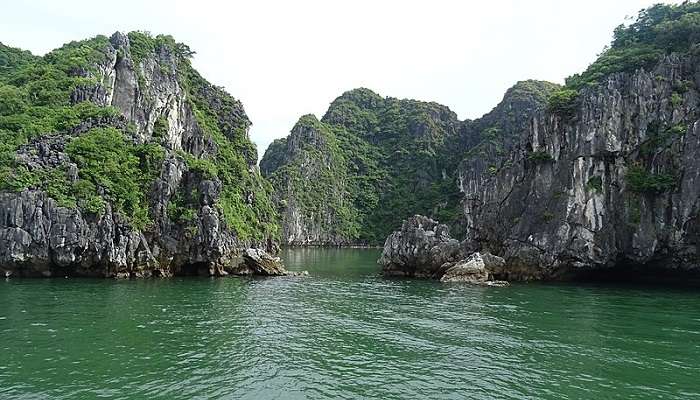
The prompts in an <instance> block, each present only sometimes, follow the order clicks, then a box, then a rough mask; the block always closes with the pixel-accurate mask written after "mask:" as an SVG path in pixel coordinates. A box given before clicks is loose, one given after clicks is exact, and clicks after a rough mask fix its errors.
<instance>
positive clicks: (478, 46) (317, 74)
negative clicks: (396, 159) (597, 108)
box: [0, 0, 658, 155]
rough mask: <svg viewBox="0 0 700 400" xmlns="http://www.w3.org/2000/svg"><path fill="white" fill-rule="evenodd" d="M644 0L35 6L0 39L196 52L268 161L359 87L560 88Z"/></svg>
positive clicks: (452, 98)
mask: <svg viewBox="0 0 700 400" xmlns="http://www.w3.org/2000/svg"><path fill="white" fill-rule="evenodd" d="M657 2H658V1H646V0H587V1H580V0H574V1H564V0H552V1H548V0H542V1H537V0H531V1H524V0H521V1H516V0H510V1H494V0H488V1H487V0H483V1H456V0H455V1H446V0H445V1H442V0H421V1H413V0H401V1H388V0H387V1H380V0H368V1H365V0H351V1H342V2H341V1H332V0H325V1H321V0H319V1H312V0H294V1H272V0H255V1H252V0H251V1H245V2H244V1H207V0H198V1H179V0H158V1H153V0H151V1H145V0H119V1H113V0H112V1H97V0H74V1H70V0H63V1H55V0H33V1H12V2H10V1H6V2H5V4H3V5H2V14H3V16H2V20H3V23H2V25H0V41H1V42H3V43H5V44H7V45H11V46H15V47H21V48H24V49H28V50H31V51H32V52H33V53H35V54H44V53H45V52H47V51H49V50H51V49H53V48H56V47H59V46H60V45H62V44H63V43H66V42H69V41H71V40H78V39H83V38H87V37H92V36H95V35H97V34H105V35H110V34H111V33H113V32H114V31H117V30H120V31H124V32H127V31H131V30H145V31H150V32H152V33H153V34H159V33H166V34H171V35H173V36H174V37H175V39H176V40H178V41H180V42H184V43H187V44H188V45H189V46H190V47H191V48H192V49H193V50H194V51H196V52H197V54H196V55H195V58H194V60H193V64H194V65H195V67H196V68H197V69H198V70H199V71H200V72H201V73H202V75H203V76H204V77H205V78H207V79H208V80H209V81H210V82H212V83H214V84H216V85H219V86H224V87H226V89H227V90H228V91H229V92H230V93H231V94H232V95H233V96H234V97H236V98H238V99H240V100H242V101H243V104H244V106H245V109H246V111H247V113H248V116H249V117H250V119H251V120H252V121H253V127H252V129H251V136H252V138H253V140H254V141H255V142H256V143H257V144H258V150H259V152H260V153H261V155H262V152H263V151H264V149H265V148H266V147H267V145H268V144H269V143H270V142H271V141H272V140H273V139H275V138H278V137H283V136H286V135H287V134H288V132H289V130H290V129H291V128H292V126H293V125H294V123H295V122H296V120H297V119H298V118H299V117H300V116H301V115H303V114H307V113H313V114H316V115H317V116H318V117H321V116H322V115H323V113H324V112H325V110H326V108H327V107H328V105H329V103H330V102H331V101H333V99H334V98H336V97H337V96H339V95H340V94H342V93H343V92H344V91H346V90H350V89H352V88H356V87H367V88H370V89H372V90H374V91H376V92H378V93H379V94H381V95H383V96H392V97H400V98H404V97H408V98H415V99H419V100H426V101H436V102H438V103H442V104H445V105H447V106H449V107H450V108H451V109H452V110H454V111H455V112H456V113H457V114H458V115H459V117H460V118H462V119H464V118H477V117H479V116H481V115H482V114H484V113H486V112H488V111H489V110H490V109H491V108H492V107H493V106H495V105H496V104H497V103H498V101H499V100H500V99H501V97H502V96H503V93H504V92H505V90H506V89H508V88H509V87H510V86H512V85H513V84H514V83H515V82H517V81H519V80H523V79H542V80H549V81H553V82H559V83H562V82H563V80H564V78H565V77H566V76H568V75H571V74H572V73H575V72H580V71H581V70H583V69H584V68H585V67H586V66H587V65H588V64H589V63H590V62H592V61H593V60H594V58H595V57H596V54H598V53H599V52H600V51H601V49H602V48H603V46H605V45H606V44H607V43H609V41H610V38H611V35H612V30H613V29H614V28H615V27H616V26H617V25H619V24H620V23H622V22H624V21H625V17H627V16H633V15H636V14H637V12H638V11H639V10H640V9H642V8H644V7H647V6H649V5H651V4H653V3H657Z"/></svg>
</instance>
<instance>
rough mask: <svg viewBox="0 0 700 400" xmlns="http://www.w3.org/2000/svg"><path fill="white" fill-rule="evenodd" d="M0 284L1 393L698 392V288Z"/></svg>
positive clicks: (329, 265)
mask: <svg viewBox="0 0 700 400" xmlns="http://www.w3.org/2000/svg"><path fill="white" fill-rule="evenodd" d="M377 256H378V251H376V250H350V249H348V250H326V249H308V250H288V251H285V252H284V253H283V258H284V259H285V261H286V263H287V265H288V266H289V267H290V269H292V270H308V271H309V273H310V276H309V277H305V278H273V279H244V278H226V279H208V278H176V279H168V280H157V279H153V280H136V281H113V280H88V279H46V280H42V279H34V280H30V279H11V280H7V281H1V280H0V399H3V400H4V399H95V398H105V399H326V398H338V399H344V398H348V399H349V398H353V399H364V398H374V399H650V398H658V399H700V290H698V289H670V288H665V289H664V288H649V287H641V286H612V285H610V286H595V285H544V284H516V285H512V286H510V287H507V288H482V287H472V286H465V285H458V284H453V285H446V284H440V283H437V282H429V281H418V280H389V279H383V278H381V277H380V276H379V275H378V273H379V267H378V266H377V265H376V264H375V260H376V259H377Z"/></svg>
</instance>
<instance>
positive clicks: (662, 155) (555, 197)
mask: <svg viewBox="0 0 700 400" xmlns="http://www.w3.org/2000/svg"><path fill="white" fill-rule="evenodd" d="M698 38H700V4H698V3H683V4H681V5H668V6H667V5H656V6H653V7H651V8H649V9H646V10H643V11H642V12H641V13H640V15H639V16H638V18H637V20H636V21H635V22H634V23H632V24H630V25H628V26H620V27H618V28H617V29H616V30H615V35H614V40H613V42H612V43H611V45H610V47H608V48H607V49H606V50H605V51H604V52H603V53H602V54H601V56H600V57H599V58H598V59H597V60H596V61H595V62H594V63H593V64H591V66H590V67H589V68H588V69H587V70H586V71H584V72H583V73H582V74H577V75H574V76H572V77H570V78H568V79H567V82H566V86H565V87H563V88H561V89H559V90H556V91H554V92H553V93H552V94H551V95H550V96H549V98H548V100H547V107H546V109H543V110H538V111H536V112H535V113H534V114H533V115H532V116H531V117H529V118H527V123H526V124H525V125H524V128H523V129H521V130H519V131H518V132H517V134H516V135H512V136H510V139H509V140H503V139H502V138H498V137H495V138H494V140H490V139H489V138H486V137H485V138H483V139H482V141H481V142H480V143H478V144H476V145H475V146H474V147H473V148H472V149H471V150H470V151H468V152H467V153H466V155H465V157H464V160H463V161H462V162H461V164H460V168H459V187H460V192H461V193H462V195H463V200H462V204H463V210H464V220H463V221H462V222H461V229H463V230H464V236H465V240H464V241H463V242H462V243H461V246H462V247H463V248H464V249H463V251H464V252H465V253H470V252H473V251H489V252H492V253H493V254H497V255H500V256H502V257H503V258H504V259H505V260H506V264H505V268H504V269H502V270H500V272H497V274H496V275H497V276H496V278H497V279H514V280H529V279H561V278H575V277H595V278H611V277H614V278H622V279H624V280H631V279H637V278H643V277H644V276H648V277H653V279H655V280H658V279H662V278H664V277H670V276H673V275H676V276H681V277H683V278H684V279H687V278H688V277H689V276H691V275H696V276H697V274H698V272H700V260H699V259H698V238H699V232H700V230H699V229H698V212H699V209H700V162H699V161H698V157H699V156H700V111H699V110H698V106H699V105H700V103H699V102H700V92H699V91H698V88H699V87H700V86H699V85H700V62H699V61H700V58H699V57H700V52H699V51H698ZM390 239H391V238H390ZM389 244H390V243H389V240H387V245H389ZM399 247H401V246H399ZM404 247H405V246H404ZM385 252H386V247H385ZM407 270H409V269H407Z"/></svg>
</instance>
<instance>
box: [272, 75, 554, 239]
mask: <svg viewBox="0 0 700 400" xmlns="http://www.w3.org/2000/svg"><path fill="white" fill-rule="evenodd" d="M556 88H557V85H554V84H550V83H546V82H539V81H524V82H520V83H518V85H516V86H515V87H514V88H512V89H511V90H509V91H508V93H507V94H506V97H505V98H504V101H503V102H502V104H501V105H499V107H497V108H496V109H495V110H494V111H493V112H492V113H490V114H488V115H487V116H485V117H484V118H482V119H481V120H479V121H464V122H463V121H459V119H458V118H457V116H456V115H455V114H454V113H453V112H452V111H450V110H449V109H448V108H447V107H445V106H442V105H439V104H436V103H427V102H420V101H415V100H400V99H394V98H383V97H381V96H379V95H377V94H376V93H374V92H372V91H370V90H368V89H363V88H361V89H355V90H352V91H349V92H346V93H344V94H343V95H342V96H340V97H339V98H337V99H336V100H335V101H333V103H332V104H331V106H330V108H329V109H328V111H327V112H326V114H325V115H324V117H323V119H322V120H321V122H319V121H317V120H316V119H315V118H314V117H312V116H305V117H303V118H302V119H300V121H299V123H298V124H297V126H295V128H294V129H293V130H292V134H291V135H290V136H289V137H288V138H286V139H282V140H279V141H276V142H275V143H273V144H272V145H271V146H270V148H269V149H268V150H267V152H266V153H265V156H264V157H263V160H262V161H261V169H262V171H263V172H264V173H265V174H266V175H267V176H269V177H270V179H271V181H272V182H273V186H274V187H275V188H276V189H277V196H278V197H279V201H278V203H279V204H280V205H281V209H282V210H281V211H282V212H284V210H285V209H286V208H287V207H294V209H296V210H300V212H301V213H302V214H303V215H304V217H305V218H306V219H307V220H311V221H314V222H313V223H314V226H315V228H317V229H320V230H322V231H324V232H327V233H329V234H331V235H334V236H336V237H337V236H340V237H342V238H344V239H345V240H347V241H351V242H355V243H370V244H380V243H381V242H383V241H384V239H385V238H386V236H387V234H388V233H389V232H391V231H392V230H393V229H395V228H396V227H397V226H399V225H400V224H401V221H402V220H403V219H405V218H407V217H409V216H411V215H413V214H424V215H428V216H431V217H433V218H436V219H438V220H440V221H441V222H445V223H453V222H455V221H456V220H457V219H459V218H460V216H461V206H460V199H461V196H460V193H459V185H458V181H457V179H458V173H457V172H458V167H459V165H460V163H461V161H462V160H463V159H464V158H465V157H469V156H470V155H475V154H477V153H479V152H481V151H484V152H492V151H494V149H496V150H495V151H498V150H497V149H498V148H502V146H503V142H504V141H505V140H508V139H507V137H508V136H512V135H515V134H517V133H518V132H519V131H518V130H517V129H518V128H517V127H519V126H521V125H522V123H523V121H524V120H525V118H524V117H523V116H522V115H520V113H518V112H516V111H515V110H522V109H527V108H528V107H535V108H536V107H537V105H538V104H544V102H545V101H546V99H547V98H548V97H549V92H550V91H551V90H555V89H556ZM309 131H313V132H315V133H314V134H313V135H312V134H309V133H308V132H309ZM476 144H478V145H476ZM475 145H476V146H475ZM469 149H476V150H471V151H470V150H469ZM323 216H328V218H322V217H323Z"/></svg>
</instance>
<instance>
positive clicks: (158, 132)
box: [0, 32, 277, 240]
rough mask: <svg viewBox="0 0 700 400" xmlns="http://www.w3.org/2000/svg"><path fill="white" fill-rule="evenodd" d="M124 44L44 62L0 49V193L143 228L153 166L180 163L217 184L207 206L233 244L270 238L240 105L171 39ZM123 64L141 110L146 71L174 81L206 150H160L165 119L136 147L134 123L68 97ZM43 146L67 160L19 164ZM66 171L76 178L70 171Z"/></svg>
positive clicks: (193, 206) (51, 56) (65, 51)
mask: <svg viewBox="0 0 700 400" xmlns="http://www.w3.org/2000/svg"><path fill="white" fill-rule="evenodd" d="M127 38H128V45H126V44H121V43H117V42H114V43H112V39H110V38H107V37H105V36H97V37H95V38H93V39H89V40H83V41H79V42H71V43H69V44H66V45H65V46H63V47H61V48H60V49H57V50H54V51H52V52H50V53H48V54H46V55H45V56H43V57H36V56H33V55H32V54H30V53H29V52H26V51H22V50H19V49H15V48H12V47H8V46H4V45H2V44H0V190H2V191H13V192H19V191H22V190H24V189H40V190H43V191H45V192H46V193H48V195H49V196H51V197H52V198H54V199H55V200H56V201H57V202H58V203H59V204H60V205H61V206H65V207H71V208H75V207H78V208H80V209H81V210H82V211H84V212H86V213H91V214H101V213H103V212H104V211H105V209H106V208H105V206H106V204H107V203H109V204H110V205H111V209H112V210H113V211H116V212H117V213H119V214H121V215H122V216H124V217H125V218H126V219H127V220H128V221H129V222H130V223H131V224H132V225H133V226H134V227H136V228H139V229H142V228H145V227H146V226H148V225H149V224H150V223H151V222H152V216H151V215H150V214H149V212H150V211H149V203H150V198H149V195H150V193H151V190H152V188H151V186H152V183H153V182H154V180H156V179H157V178H158V177H159V175H160V172H161V164H162V163H163V161H164V160H165V159H166V158H168V157H175V156H179V157H182V159H184V160H185V162H186V164H187V165H188V167H189V170H190V171H192V173H195V174H201V177H202V179H209V180H214V181H219V182H220V183H221V193H220V196H218V199H217V201H216V206H217V207H218V208H219V210H220V211H221V214H222V216H223V219H224V222H225V224H226V225H227V226H228V227H229V228H231V229H232V230H233V231H235V232H236V233H237V236H238V237H239V238H241V239H255V240H262V239H264V238H267V237H269V236H270V235H275V234H276V232H277V225H276V214H275V210H274V207H273V206H272V203H271V201H270V195H271V191H272V189H271V186H270V184H269V183H268V182H266V181H265V180H264V179H262V177H261V176H260V175H259V174H258V173H257V172H256V171H255V167H254V165H255V163H256V161H257V151H256V149H255V146H254V145H253V143H252V142H251V141H250V139H249V138H248V135H247V130H248V126H249V125H250V122H249V121H248V118H247V116H246V115H245V112H244V111H243V107H242V105H241V104H240V102H238V101H237V100H235V99H233V98H232V97H231V96H230V95H229V94H228V93H226V92H225V91H224V90H223V89H222V88H218V87H216V86H213V85H211V84H210V83H209V82H207V81H206V80H205V79H204V78H202V77H201V76H200V75H199V74H198V73H197V71H195V70H194V68H193V67H192V65H191V63H190V60H189V58H190V57H191V56H192V55H193V54H194V53H193V52H192V51H191V50H190V49H189V47H187V46H186V45H184V44H182V43H177V42H176V41H175V40H174V39H173V38H172V37H171V36H167V35H158V36H155V37H154V36H151V35H150V34H149V33H147V32H130V33H129V34H128V35H127V36H126V37H124V36H121V37H120V38H118V39H117V40H124V41H125V40H127ZM115 43H116V44H115ZM124 43H125V42H124ZM124 59H130V61H129V62H127V64H125V65H126V67H125V68H133V71H134V73H135V75H136V77H137V80H138V82H137V83H138V85H139V87H140V89H139V92H140V93H141V95H143V96H144V101H145V102H146V103H148V102H152V99H150V97H149V96H152V94H149V93H150V92H151V91H152V90H159V89H149V88H147V87H146V85H150V83H148V82H147V81H146V80H145V74H147V73H152V72H150V71H149V70H148V68H147V65H154V63H155V65H156V66H160V69H158V68H156V69H157V71H155V72H153V73H159V74H160V76H162V78H160V79H175V80H176V81H177V83H178V85H179V86H180V87H181V88H183V90H184V91H185V92H186V94H187V96H186V98H187V101H188V103H187V104H188V105H189V107H190V108H191V114H192V115H193V117H194V120H195V121H196V126H195V127H194V128H192V129H195V130H201V131H202V133H203V134H204V135H205V136H206V137H207V138H208V139H207V140H210V141H211V142H212V143H213V145H212V146H213V147H212V148H211V149H209V151H204V152H202V151H197V153H196V154H194V153H190V152H188V151H187V150H177V151H174V149H173V148H165V147H164V146H165V137H166V136H167V133H168V130H169V125H168V124H169V123H168V120H167V119H166V118H165V116H164V115H160V116H158V118H157V120H156V121H155V124H154V125H153V129H152V131H153V135H152V136H153V137H152V138H148V137H146V138H145V142H144V138H143V137H139V135H136V132H135V130H134V122H139V121H127V120H126V119H125V118H124V117H123V116H122V113H121V112H120V110H119V109H117V108H115V107H111V106H105V105H104V104H98V103H94V102H92V101H87V100H86V99H85V96H81V95H77V93H99V91H100V90H103V91H110V90H112V89H113V88H112V87H111V86H110V85H112V83H109V82H107V80H106V79H107V78H106V77H105V76H103V75H102V74H103V73H104V71H102V70H101V69H100V67H99V66H102V68H104V66H105V65H106V66H107V67H111V66H112V65H113V64H111V65H110V64H109V63H114V62H117V63H119V62H121V60H124ZM150 79H154V78H153V77H152V76H151V78H150ZM157 79H158V78H157ZM88 97H89V96H88ZM130 112H131V111H130ZM140 123H141V124H143V122H140ZM141 129H142V132H141V134H142V135H143V133H144V132H143V127H142V128H141ZM51 137H54V138H55V139H52V140H53V141H54V142H56V145H57V146H58V147H57V149H58V151H60V152H65V154H66V155H67V156H68V157H69V159H68V160H62V161H61V162H60V164H59V165H38V164H36V163H34V164H32V163H27V161H26V159H25V158H26V156H23V157H24V158H22V157H19V156H18V155H20V154H29V155H31V154H32V152H34V151H36V150H35V149H34V147H35V145H34V144H33V142H35V141H38V142H41V143H44V142H48V141H49V139H50V138H51ZM176 146H177V145H176ZM178 147H179V146H178ZM71 163H73V164H75V165H76V166H77V175H76V173H75V172H70V171H69V170H70V167H69V166H70V164H71ZM180 197H182V196H180ZM185 197H187V198H188V199H190V200H191V201H190V202H182V204H180V205H179V206H180V207H181V208H182V209H183V212H184V213H185V214H187V215H192V214H194V215H196V213H197V210H198V208H199V206H198V202H199V199H198V198H195V197H192V196H185ZM178 198H179V197H178V196H177V194H176V195H175V199H178Z"/></svg>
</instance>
